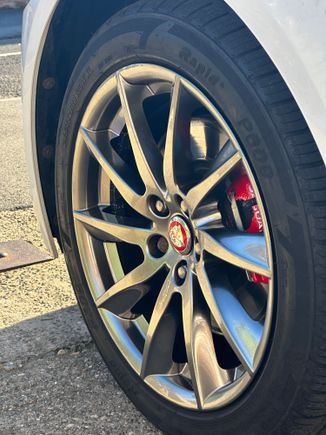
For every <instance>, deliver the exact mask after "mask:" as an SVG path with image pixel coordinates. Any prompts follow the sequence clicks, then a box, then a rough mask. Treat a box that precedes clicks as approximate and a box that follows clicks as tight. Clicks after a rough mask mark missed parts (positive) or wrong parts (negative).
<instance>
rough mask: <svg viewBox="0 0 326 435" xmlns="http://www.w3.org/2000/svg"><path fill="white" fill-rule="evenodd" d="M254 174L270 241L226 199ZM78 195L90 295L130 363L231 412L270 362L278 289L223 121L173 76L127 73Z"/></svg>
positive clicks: (97, 135)
mask: <svg viewBox="0 0 326 435" xmlns="http://www.w3.org/2000/svg"><path fill="white" fill-rule="evenodd" d="M99 113H100V114H103V115H100V116H99ZM108 114H109V116H108ZM102 116H103V118H104V119H103V118H102ZM104 127H105V128H104ZM244 171H245V172H246V174H247V175H248V177H249V179H250V181H251V186H252V188H253V191H254V196H255V200H256V201H257V204H259V205H258V207H259V213H260V216H261V219H262V221H263V231H261V232H259V233H248V232H245V230H244V229H243V228H241V229H239V228H238V226H239V224H238V226H237V220H236V218H237V217H238V215H239V210H237V213H234V212H233V211H232V201H231V200H230V198H229V196H228V195H227V190H228V187H229V186H230V185H232V180H233V179H236V178H237V177H239V174H240V173H241V174H243V172H244ZM85 174H89V176H88V177H87V176H86V177H85ZM72 190H73V196H72V205H73V213H74V220H75V230H76V234H77V245H78V249H79V251H80V253H81V256H82V261H83V267H84V270H85V271H88V274H89V276H88V283H89V286H90V289H91V291H92V294H93V297H94V301H95V304H96V306H97V307H98V309H99V312H100V315H101V316H102V318H103V321H104V322H105V323H106V325H107V327H108V330H109V332H110V333H111V335H112V336H113V337H114V341H115V343H116V345H117V346H118V348H119V349H120V350H121V352H122V353H123V355H124V356H125V358H126V360H127V361H128V362H129V364H130V365H131V366H132V367H133V369H134V370H135V371H136V372H137V373H138V374H139V376H140V377H141V378H142V379H144V381H145V382H146V383H148V385H150V386H151V388H153V389H154V390H155V391H157V392H158V393H159V394H162V395H163V396H165V397H171V398H172V399H173V400H174V401H175V402H176V403H178V404H180V405H182V406H186V407H189V408H198V409H211V408H216V407H219V406H221V405H225V404H227V403H228V402H230V401H232V400H234V399H235V397H237V396H238V395H239V394H240V393H241V392H242V391H243V390H244V389H245V388H246V387H247V386H248V384H249V383H250V381H251V379H252V378H253V376H254V374H255V372H256V370H257V368H258V366H259V364H260V362H261V359H262V356H263V354H264V351H265V347H266V341H267V338H268V334H269V330H270V324H271V317H272V308H273V280H272V258H271V246H270V237H269V232H268V224H267V220H266V216H265V214H264V211H263V206H262V202H261V200H260V195H259V192H258V189H257V186H256V183H255V180H254V177H253V175H252V173H251V171H250V169H249V165H248V163H247V161H246V159H245V156H244V154H243V152H242V150H241V148H240V146H239V144H238V142H237V140H236V139H235V137H234V135H233V134H232V132H231V130H230V129H229V128H228V126H227V124H226V122H225V120H224V119H223V117H222V116H221V114H220V113H219V112H218V111H217V109H216V108H215V107H214V105H213V104H211V103H210V102H209V100H208V99H207V98H206V97H205V96H204V95H203V94H202V93H201V92H200V91H199V90H198V88H196V87H195V86H194V85H192V84H191V83H190V82H189V81H187V80H186V79H184V78H182V77H181V76H180V75H178V74H175V73H173V72H171V71H169V70H167V69H166V68H163V67H159V66H154V65H152V64H137V65H131V66H129V67H127V68H124V69H122V70H119V71H117V72H116V73H114V74H113V75H112V76H110V77H109V78H108V79H107V80H105V81H104V83H103V84H102V85H101V86H100V87H99V88H98V90H97V91H96V92H95V94H94V95H93V97H92V99H91V101H90V102H89V104H88V107H87V109H86V111H85V114H84V116H83V119H82V121H81V126H80V130H79V134H78V137H77V144H76V150H75V155H74V164H73V185H72ZM234 206H235V207H236V208H238V206H237V204H236V203H235V204H234ZM234 214H235V216H233V215H234ZM232 217H233V218H234V222H232ZM240 219H241V217H240ZM134 247H136V249H134ZM99 260H100V261H99ZM109 271H111V274H112V277H113V279H112V282H110V281H109V280H108V276H109V273H108V272H109ZM250 273H255V274H259V275H260V276H263V277H266V284H257V283H254V282H252V280H250V276H251V275H250ZM118 324H119V329H120V328H121V329H123V330H124V333H123V335H122V334H121V333H119V334H116V328H117V325H118Z"/></svg>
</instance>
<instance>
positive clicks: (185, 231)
mask: <svg viewBox="0 0 326 435" xmlns="http://www.w3.org/2000/svg"><path fill="white" fill-rule="evenodd" d="M168 236H169V240H170V243H171V246H172V247H173V249H174V250H175V251H177V252H178V253H179V254H182V255H187V254H189V252H190V250H191V247H192V235H191V231H190V229H189V226H188V224H187V222H186V221H185V219H183V218H182V217H181V216H173V217H172V219H171V220H170V222H169V226H168Z"/></svg>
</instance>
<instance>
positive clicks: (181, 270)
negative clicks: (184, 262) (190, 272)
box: [177, 266, 187, 279]
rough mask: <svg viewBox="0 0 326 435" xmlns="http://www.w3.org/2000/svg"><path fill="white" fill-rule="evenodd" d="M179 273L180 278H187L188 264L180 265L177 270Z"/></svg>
mask: <svg viewBox="0 0 326 435" xmlns="http://www.w3.org/2000/svg"><path fill="white" fill-rule="evenodd" d="M177 274H178V277H179V278H180V279H185V277H186V275H187V268H186V266H179V267H178V270H177Z"/></svg>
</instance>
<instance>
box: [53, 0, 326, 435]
mask: <svg viewBox="0 0 326 435" xmlns="http://www.w3.org/2000/svg"><path fill="white" fill-rule="evenodd" d="M135 63H154V64H156V65H160V66H162V67H165V68H168V69H169V70H172V71H175V72H176V73H178V74H180V75H181V76H182V77H185V78H186V79H188V80H189V82H191V83H193V84H194V85H195V86H196V87H198V88H199V89H200V90H201V91H202V92H203V94H205V95H206V96H207V97H208V98H209V99H210V100H211V101H212V102H213V104H215V105H216V106H217V107H218V108H219V110H220V112H221V113H222V114H223V116H224V118H225V119H226V120H227V122H228V124H229V126H230V127H231V129H232V131H233V132H234V134H235V136H236V138H237V140H238V141H239V143H240V144H241V146H242V149H243V150H244V153H245V155H246V158H247V160H248V162H249V164H250V167H251V170H252V173H253V175H254V177H255V179H256V180H257V184H258V187H259V191H260V194H261V198H262V202H263V204H264V209H265V212H266V216H267V220H268V225H269V231H270V236H271V241H272V242H271V243H272V249H273V259H274V271H275V272H274V273H275V300H274V312H273V318H272V326H271V332H270V335H269V340H268V344H267V351H266V354H265V356H264V359H263V361H262V363H261V366H260V368H259V370H258V372H257V374H256V375H255V377H254V379H253V381H252V382H251V384H250V386H249V387H248V388H247V389H246V390H245V391H244V392H243V393H242V394H241V395H240V396H239V397H238V398H236V399H235V400H234V401H232V403H230V404H228V405H227V406H224V407H220V408H218V409H215V410H209V411H198V410H196V411H193V410H190V409H186V408H183V407H182V406H179V405H176V404H173V403H172V402H171V401H169V400H167V399H166V398H164V397H162V396H160V395H159V394H157V393H156V392H155V391H153V390H152V389H151V388H150V387H149V386H148V385H147V384H146V383H145V382H143V380H142V379H141V378H140V377H139V376H138V375H137V374H136V373H135V372H134V370H133V369H132V368H131V367H130V365H129V364H128V363H127V361H126V359H125V358H124V357H123V355H122V354H121V352H120V351H119V350H118V348H117V346H116V345H115V343H114V341H113V339H112V337H111V336H110V334H109V333H108V330H107V329H106V327H105V326H104V323H103V321H102V319H101V317H100V315H99V313H98V309H97V308H96V306H95V304H94V300H93V298H92V296H91V293H90V290H89V285H88V283H87V280H86V277H85V273H84V269H83V266H82V262H81V258H80V253H79V249H78V246H77V241H76V233H75V228H74V221H73V213H72V194H71V192H72V170H73V169H72V163H73V156H74V150H75V144H76V138H77V133H78V129H79V125H80V123H81V119H82V116H83V114H84V112H85V110H86V107H87V105H88V103H89V101H90V99H91V97H92V95H93V94H94V92H95V91H96V89H97V88H98V87H99V85H100V84H101V83H103V81H104V80H105V79H106V78H108V77H109V76H110V75H112V74H113V73H114V72H115V71H117V70H120V69H121V68H123V67H127V66H128V65H131V64H135ZM56 200H57V214H58V223H59V227H60V233H61V239H62V246H63V250H64V254H65V258H66V262H67V266H68V270H69V273H70V277H71V281H72V284H73V287H74V290H75V292H76V296H77V299H78V302H79V305H80V308H81V311H82V313H83V316H84V318H85V321H86V323H87V325H88V328H89V330H90V332H91V334H92V336H93V338H94V341H95V343H96V345H97V347H98V349H99V351H100V353H101V354H102V356H103V359H104V361H105V362H106V364H107V366H108V367H109V369H110V371H111V372H112V374H113V375H114V377H115V378H116V379H117V381H118V383H119V384H120V386H121V388H122V389H123V390H124V391H125V393H126V394H127V395H128V397H129V398H130V399H131V400H132V401H133V402H134V404H135V405H136V406H137V407H138V408H139V409H140V410H141V411H142V412H143V413H144V415H145V416H146V417H147V418H148V419H149V420H150V421H151V422H152V423H153V424H155V425H156V426H157V427H158V428H160V429H161V430H162V431H163V432H164V433H169V434H187V435H188V434H206V435H209V434H223V435H228V434H232V435H234V434H241V435H262V434H280V435H281V434H322V433H325V432H326V426H325V422H326V418H325V415H326V409H325V399H324V398H325V394H326V370H325V367H326V353H325V340H326V337H325V334H326V323H325V315H324V314H325V309H324V306H325V303H326V293H325V276H326V275H325V265H324V258H325V257H326V249H325V246H326V245H325V241H326V232H325V228H326V219H325V218H326V171H325V166H324V163H323V161H322V158H321V156H320V154H319V152H318V149H317V146H316V144H315V142H314V140H313V138H312V136H311V134H310V131H309V129H308V127H307V125H306V123H305V120H304V119H303V117H302V114H301V113H300V111H299V108H298V106H297V104H296V102H295V101H294V99H293V97H292V95H291V94H290V92H289V90H288V88H287V86H286V84H285V83H284V81H283V80H282V78H281V76H280V74H279V73H278V71H277V70H276V68H275V67H274V65H273V63H272V62H271V60H270V59H269V57H268V56H267V54H266V53H265V52H264V50H263V49H262V47H261V46H260V45H259V43H258V42H257V40H256V39H255V37H254V36H253V35H252V34H251V33H250V31H249V30H248V29H247V28H246V27H245V25H244V24H243V23H242V22H241V21H240V20H239V18H238V17H237V16H236V15H235V14H234V12H233V11H232V10H231V9H230V8H229V7H228V6H227V5H226V4H225V3H224V2H223V1H219V0H216V1H214V2H209V1H204V0H201V1H200V2H198V1H197V0H188V1H182V0H173V1H172V0H171V1H170V0H166V1H162V0H160V1H156V0H151V1H140V2H136V3H134V4H133V5H131V6H130V7H127V8H126V9H123V10H122V11H121V12H119V13H118V14H116V15H115V16H114V17H113V18H112V19H110V20H109V21H108V22H107V23H105V24H104V25H103V26H102V27H101V28H100V29H99V31H98V32H97V33H96V34H95V35H94V36H93V37H92V39H91V40H90V42H89V44H88V45H87V47H86V48H85V50H84V52H83V53H82V55H81V57H80V59H79V61H78V64H77V65H76V67H75V70H74V72H73V74H72V77H71V79H70V83H69V86H68V89H67V92H66V95H65V99H64V103H63V106H62V111H61V115H60V122H59V128H58V134H57V147H56Z"/></svg>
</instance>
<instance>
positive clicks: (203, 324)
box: [181, 273, 232, 409]
mask: <svg viewBox="0 0 326 435" xmlns="http://www.w3.org/2000/svg"><path fill="white" fill-rule="evenodd" d="M198 290H199V289H194V282H193V276H192V273H189V275H188V278H187V279H186V281H185V283H184V285H183V288H182V290H181V292H182V300H183V302H182V318H183V330H184V337H185V345H186V352H187V360H188V366H189V370H190V374H191V379H192V384H193V389H194V391H195V394H196V399H197V404H198V407H199V408H200V409H203V408H204V404H205V400H206V399H208V397H209V396H211V395H212V394H213V393H214V392H215V391H217V390H219V389H221V388H222V387H224V386H225V385H226V384H228V383H230V382H231V381H232V379H231V378H230V375H229V373H228V371H227V370H224V369H222V368H221V367H220V366H219V364H218V362H217V359H216V352H215V347H214V343H213V337H212V327H211V323H210V318H209V312H208V310H207V306H206V305H205V303H203V302H204V301H203V300H201V299H202V296H201V295H200V294H199V291H198Z"/></svg>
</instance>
